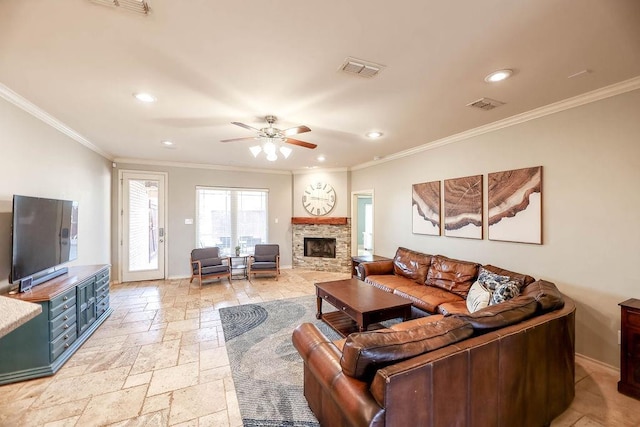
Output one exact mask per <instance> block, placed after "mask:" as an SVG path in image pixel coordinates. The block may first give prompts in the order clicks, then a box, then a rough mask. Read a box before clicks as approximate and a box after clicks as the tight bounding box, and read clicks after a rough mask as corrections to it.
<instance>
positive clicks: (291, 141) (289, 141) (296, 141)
mask: <svg viewBox="0 0 640 427" xmlns="http://www.w3.org/2000/svg"><path fill="white" fill-rule="evenodd" d="M285 142H286V143H287V144H293V145H298V146H300V147H304V148H311V149H314V148H316V147H317V145H316V144H312V143H310V142H304V141H300V140H299V139H293V138H287V139H285Z"/></svg>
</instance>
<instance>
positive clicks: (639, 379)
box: [618, 298, 640, 399]
mask: <svg viewBox="0 0 640 427" xmlns="http://www.w3.org/2000/svg"><path fill="white" fill-rule="evenodd" d="M620 309H621V310H620V311H621V319H620V320H621V321H620V323H621V334H622V346H621V348H620V382H618V391H619V392H620V393H622V394H626V395H627V396H631V397H635V398H636V399H640V300H637V299H633V298H632V299H628V300H626V301H624V302H621V303H620Z"/></svg>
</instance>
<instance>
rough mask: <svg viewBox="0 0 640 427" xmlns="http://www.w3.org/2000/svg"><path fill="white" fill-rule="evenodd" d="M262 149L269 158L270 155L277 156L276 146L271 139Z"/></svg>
mask: <svg viewBox="0 0 640 427" xmlns="http://www.w3.org/2000/svg"><path fill="white" fill-rule="evenodd" d="M262 149H263V150H264V152H265V153H266V154H267V156H268V155H270V154H273V155H275V154H276V144H274V143H273V142H272V141H270V140H269V139H267V141H266V142H265V143H264V144H262Z"/></svg>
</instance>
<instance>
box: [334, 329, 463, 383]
mask: <svg viewBox="0 0 640 427" xmlns="http://www.w3.org/2000/svg"><path fill="white" fill-rule="evenodd" d="M472 333H473V328H472V327H471V325H470V324H469V323H467V322H465V321H463V320H461V319H457V318H455V317H447V318H444V319H441V320H439V321H436V322H432V323H427V324H425V325H420V326H416V327H415V328H411V329H407V330H402V331H395V330H393V329H380V330H377V331H370V332H359V333H353V334H351V335H349V336H348V337H347V340H346V341H345V343H344V347H343V349H342V357H341V359H340V365H341V366H342V371H343V372H344V373H345V374H346V375H348V376H350V377H353V378H357V379H360V380H364V381H369V380H371V378H373V376H374V374H375V372H376V371H377V370H378V369H379V368H381V367H384V366H387V365H389V364H392V363H395V362H399V361H401V360H405V359H409V358H411V357H414V356H417V355H420V354H423V353H427V352H429V351H432V350H435V349H438V348H441V347H444V346H447V345H449V344H452V343H455V342H458V341H460V340H463V339H465V338H467V337H469V336H470V335H471V334H472Z"/></svg>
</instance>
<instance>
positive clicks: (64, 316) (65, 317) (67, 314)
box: [49, 305, 76, 339]
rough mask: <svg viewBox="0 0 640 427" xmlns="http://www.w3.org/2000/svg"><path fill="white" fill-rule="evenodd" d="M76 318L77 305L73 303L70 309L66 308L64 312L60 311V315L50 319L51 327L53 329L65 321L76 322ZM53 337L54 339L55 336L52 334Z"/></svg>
mask: <svg viewBox="0 0 640 427" xmlns="http://www.w3.org/2000/svg"><path fill="white" fill-rule="evenodd" d="M75 318H76V306H75V305H73V306H71V307H69V308H68V309H66V310H65V311H63V312H62V313H60V315H58V317H56V318H55V319H53V320H52V321H50V322H49V329H51V330H53V329H56V328H57V327H58V326H60V325H61V324H63V323H69V322H75V320H74V319H75ZM51 338H52V339H53V338H54V337H53V336H52V337H51Z"/></svg>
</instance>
